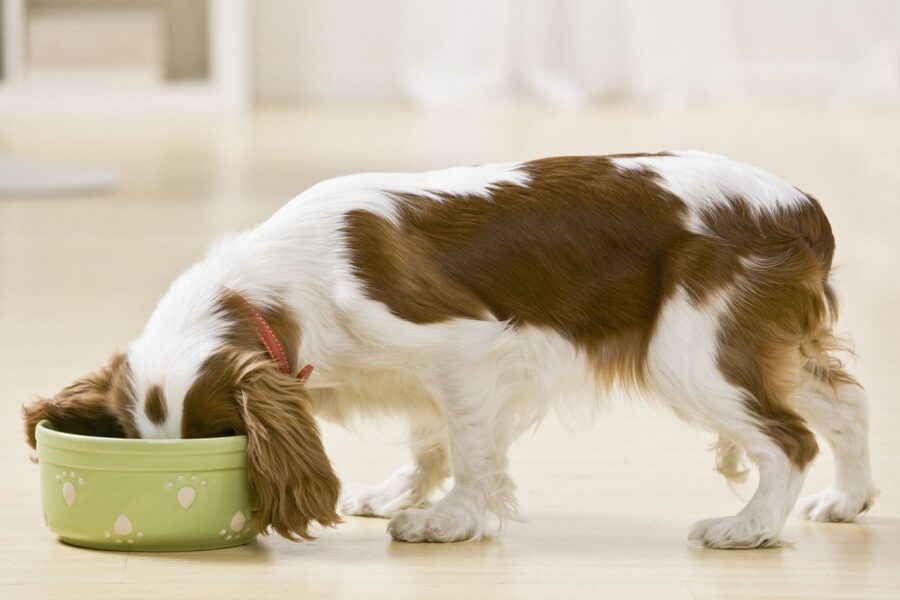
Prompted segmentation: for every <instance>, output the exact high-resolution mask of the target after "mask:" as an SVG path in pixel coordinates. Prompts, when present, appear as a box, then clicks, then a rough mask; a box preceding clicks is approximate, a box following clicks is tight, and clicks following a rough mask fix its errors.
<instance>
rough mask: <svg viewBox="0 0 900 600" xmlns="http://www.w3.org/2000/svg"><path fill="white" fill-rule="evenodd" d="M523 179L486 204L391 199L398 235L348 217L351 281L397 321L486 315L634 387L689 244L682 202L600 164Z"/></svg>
mask: <svg viewBox="0 0 900 600" xmlns="http://www.w3.org/2000/svg"><path fill="white" fill-rule="evenodd" d="M526 170H527V171H528V172H529V174H530V175H531V176H532V182H531V183H530V184H529V185H528V186H527V187H521V186H516V185H510V184H502V185H498V186H496V190H495V191H494V193H493V194H492V200H491V201H485V200H482V199H473V198H468V197H459V196H446V197H445V198H444V199H443V201H442V202H434V201H433V200H430V199H428V198H422V197H417V196H409V195H405V196H400V197H399V199H398V200H399V204H398V208H399V212H400V217H401V219H400V220H401V227H400V228H399V229H397V228H394V227H393V226H392V225H391V224H390V223H388V222H387V221H385V220H384V219H382V218H381V217H379V216H376V215H374V214H371V213H367V212H363V211H355V212H352V213H350V214H349V215H348V217H347V222H346V232H347V237H348V239H349V240H350V248H351V260H352V262H353V266H354V269H355V271H356V274H357V275H358V276H359V277H360V279H362V280H363V281H364V282H365V283H366V285H367V290H368V293H369V294H370V296H371V297H372V298H373V299H375V300H378V301H380V302H383V303H384V304H385V305H387V307H388V308H389V309H390V310H391V311H392V312H393V313H394V314H396V315H397V316H399V317H401V318H403V319H406V320H409V321H412V322H414V323H433V322H437V321H442V320H445V319H448V318H453V317H467V318H485V316H487V315H491V316H493V317H494V318H496V319H499V320H509V322H510V323H511V324H512V325H513V326H519V325H526V324H527V325H534V326H538V327H547V328H551V329H554V330H556V331H558V332H559V333H561V334H562V335H563V336H565V337H567V338H568V339H570V340H571V341H572V342H574V343H575V344H576V345H578V346H579V347H580V348H582V349H583V350H584V351H586V352H588V353H589V354H590V355H591V356H592V357H593V359H594V360H595V361H596V363H597V364H598V367H600V368H601V369H602V370H603V371H605V372H606V373H607V374H608V375H609V376H610V377H611V378H625V379H627V380H635V379H639V378H640V375H641V372H642V369H643V362H644V356H645V354H646V348H647V344H648V343H649V339H650V334H651V332H652V329H653V324H654V322H655V320H656V316H657V314H658V312H659V308H660V305H661V303H662V302H663V301H664V300H665V298H666V297H667V296H668V295H669V294H670V293H671V291H672V289H673V286H674V284H675V283H676V280H675V278H673V277H671V276H669V275H668V263H669V256H670V255H671V254H672V253H673V251H674V250H675V249H676V248H678V247H680V246H682V245H683V244H685V243H686V242H688V241H689V240H690V238H691V237H692V236H691V234H690V233H689V232H687V231H686V230H685V229H684V227H683V226H682V223H681V216H682V214H683V213H684V211H685V206H684V204H683V203H682V202H681V200H679V199H678V198H677V197H675V196H673V195H672V194H669V193H668V192H666V191H665V190H663V189H662V188H660V187H659V186H657V185H656V184H655V183H654V182H653V180H652V178H651V177H648V176H647V174H646V173H645V172H643V171H624V172H623V171H620V170H618V169H617V168H615V167H614V166H613V163H612V162H611V161H610V160H609V158H607V157H570V158H551V159H543V160H539V161H534V162H531V163H528V164H527V165H526Z"/></svg>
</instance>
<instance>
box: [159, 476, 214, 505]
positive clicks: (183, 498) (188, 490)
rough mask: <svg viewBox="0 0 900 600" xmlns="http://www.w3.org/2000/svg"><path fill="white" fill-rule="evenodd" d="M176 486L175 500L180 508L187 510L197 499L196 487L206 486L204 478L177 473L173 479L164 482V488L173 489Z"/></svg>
mask: <svg viewBox="0 0 900 600" xmlns="http://www.w3.org/2000/svg"><path fill="white" fill-rule="evenodd" d="M176 487H177V488H178V491H177V492H176V493H175V500H177V501H178V505H179V506H181V508H182V509H184V510H187V509H189V508H190V507H191V505H193V504H194V500H196V499H197V487H201V488H203V487H206V480H205V479H200V478H199V477H197V476H196V475H191V476H190V478H189V479H188V476H186V475H179V476H178V477H176V478H175V480H174V481H167V482H166V490H173V489H175V488H176Z"/></svg>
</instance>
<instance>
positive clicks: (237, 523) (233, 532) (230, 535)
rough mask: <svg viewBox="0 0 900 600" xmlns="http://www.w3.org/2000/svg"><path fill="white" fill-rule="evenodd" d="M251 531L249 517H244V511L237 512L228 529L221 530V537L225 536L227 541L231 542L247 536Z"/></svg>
mask: <svg viewBox="0 0 900 600" xmlns="http://www.w3.org/2000/svg"><path fill="white" fill-rule="evenodd" d="M229 530H230V531H229ZM251 531H252V529H251V528H250V527H249V526H247V517H245V516H244V513H243V512H242V511H237V512H236V513H234V516H233V517H231V523H229V524H228V529H221V530H219V535H221V536H224V537H225V539H226V540H231V539H234V538H238V537H241V536H243V535H247V534H248V533H250V532H251Z"/></svg>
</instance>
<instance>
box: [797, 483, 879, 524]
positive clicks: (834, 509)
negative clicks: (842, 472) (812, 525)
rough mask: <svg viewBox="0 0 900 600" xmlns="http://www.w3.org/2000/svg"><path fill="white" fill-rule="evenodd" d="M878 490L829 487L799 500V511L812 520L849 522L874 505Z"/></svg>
mask: <svg viewBox="0 0 900 600" xmlns="http://www.w3.org/2000/svg"><path fill="white" fill-rule="evenodd" d="M876 493H877V492H866V491H865V490H861V491H859V492H847V491H842V490H836V489H833V488H828V489H825V490H822V491H821V492H819V493H818V494H813V495H811V496H805V497H803V498H800V501H799V502H797V512H798V513H800V514H801V515H803V516H804V517H806V518H807V519H809V520H810V521H824V522H829V523H849V522H850V521H852V520H854V519H855V518H856V517H857V516H859V515H860V514H861V513H864V512H866V511H867V510H869V508H871V507H872V504H873V503H874V501H875V494H876Z"/></svg>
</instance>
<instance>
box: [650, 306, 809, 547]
mask: <svg viewBox="0 0 900 600" xmlns="http://www.w3.org/2000/svg"><path fill="white" fill-rule="evenodd" d="M728 314H729V309H728V304H727V303H726V302H725V298H724V297H720V298H711V299H710V300H709V302H707V303H702V304H698V303H695V302H693V301H692V300H691V299H690V298H689V297H688V296H687V294H686V293H684V292H683V291H679V293H678V294H676V295H675V297H673V298H672V299H671V300H670V301H669V304H668V305H667V306H666V307H664V309H663V312H662V313H661V315H660V319H659V322H658V323H657V329H656V333H655V336H654V339H653V341H652V342H651V345H650V348H649V350H648V360H647V379H648V383H649V384H650V386H651V387H652V389H653V390H654V391H656V392H657V393H659V395H661V396H662V397H663V398H664V399H665V400H667V402H668V403H669V404H670V405H671V406H672V408H673V410H674V411H675V412H676V413H677V414H678V415H679V416H681V417H682V418H684V419H685V420H687V421H690V422H693V423H696V424H699V425H701V426H703V427H705V428H707V429H709V430H712V431H715V432H717V433H719V434H720V436H722V438H724V439H725V440H727V441H728V446H729V447H731V446H737V448H740V449H741V450H743V451H744V452H745V453H746V454H747V456H748V457H749V458H750V460H751V461H752V462H753V463H755V464H756V466H757V468H758V470H759V485H758V488H757V490H756V493H755V494H754V495H753V497H752V498H751V499H750V502H749V503H748V504H747V505H746V506H745V507H744V509H743V510H741V511H740V512H739V513H738V514H736V515H733V516H729V517H721V518H716V519H706V520H703V521H700V522H698V523H696V524H695V525H694V527H693V529H692V530H691V533H690V536H689V537H690V539H693V540H697V541H699V542H700V543H702V544H703V545H704V546H707V547H712V548H760V547H766V546H773V545H777V544H779V542H780V535H781V531H782V528H783V526H784V523H785V520H786V519H787V516H788V514H789V513H790V511H791V509H792V508H793V506H794V504H795V503H796V501H797V496H798V495H799V492H800V488H801V487H802V485H803V481H804V478H805V476H806V470H807V465H808V463H809V462H810V461H811V460H812V458H813V457H814V456H815V453H816V443H815V438H814V436H813V434H812V432H810V431H809V429H807V428H806V425H805V424H804V422H803V420H802V419H801V418H800V417H799V416H798V415H797V414H796V413H794V412H792V411H791V410H790V409H789V408H786V400H787V399H786V398H784V397H783V396H785V395H788V396H789V395H790V393H791V392H792V390H791V389H790V386H789V385H787V384H784V385H775V383H774V382H772V381H769V379H770V378H769V375H768V374H767V372H766V371H765V369H764V368H763V367H762V363H763V362H764V361H763V360H762V357H760V356H759V355H758V349H756V350H754V349H753V346H752V345H748V344H744V343H737V344H733V343H732V342H734V341H735V340H729V339H727V338H723V337H722V336H721V335H720V334H721V322H722V319H723V318H725V317H726V316H727V315H728ZM730 349H734V350H735V351H736V352H738V353H739V354H738V355H737V356H732V355H728V356H726V357H725V358H726V359H727V360H723V354H722V353H723V352H726V353H727V352H728V351H729V350H730ZM737 358H741V359H742V362H741V364H740V367H741V369H742V370H743V371H742V372H740V373H735V372H734V371H732V373H728V372H727V369H725V368H723V366H722V365H723V363H727V362H730V361H732V360H736V359H737ZM796 363H797V364H794V365H793V366H792V364H791V363H790V362H788V363H783V364H782V366H783V367H784V368H785V369H788V370H790V369H796V370H797V371H799V369H800V367H799V361H796ZM744 379H746V381H744ZM789 379H790V378H787V377H786V378H784V380H785V381H787V380H789ZM751 380H752V381H751ZM753 382H756V383H755V384H754V383H753ZM730 454H733V453H730ZM731 472H736V471H735V470H731Z"/></svg>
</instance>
